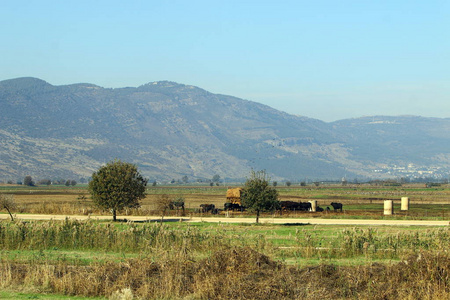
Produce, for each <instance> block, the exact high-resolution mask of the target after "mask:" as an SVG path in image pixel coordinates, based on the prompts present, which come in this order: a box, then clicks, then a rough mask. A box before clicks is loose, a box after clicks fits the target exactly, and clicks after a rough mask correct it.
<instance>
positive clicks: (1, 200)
mask: <svg viewBox="0 0 450 300" xmlns="http://www.w3.org/2000/svg"><path fill="white" fill-rule="evenodd" d="M0 206H1V207H3V208H5V209H6V210H7V211H8V213H9V216H10V217H11V221H14V217H13V215H12V213H11V211H12V210H14V209H16V208H17V205H16V202H15V201H14V195H10V194H0Z"/></svg>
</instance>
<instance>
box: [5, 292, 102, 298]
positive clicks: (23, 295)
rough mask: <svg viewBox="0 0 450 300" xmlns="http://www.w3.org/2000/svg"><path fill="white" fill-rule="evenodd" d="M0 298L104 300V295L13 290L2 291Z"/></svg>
mask: <svg viewBox="0 0 450 300" xmlns="http://www.w3.org/2000/svg"><path fill="white" fill-rule="evenodd" d="M0 299H28V300H29V299H36V300H60V299H61V300H65V299H67V300H104V299H108V298H104V297H81V296H67V295H59V294H45V293H36V292H29V293H28V292H15V291H12V290H8V291H5V290H3V291H0Z"/></svg>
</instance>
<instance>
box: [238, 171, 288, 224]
mask: <svg viewBox="0 0 450 300" xmlns="http://www.w3.org/2000/svg"><path fill="white" fill-rule="evenodd" d="M269 181H270V178H269V177H268V175H267V174H266V171H257V172H255V171H254V170H252V171H251V174H250V178H249V179H247V181H246V182H245V186H244V188H243V191H242V195H241V202H242V205H243V206H245V207H246V208H247V209H248V210H250V211H254V212H256V223H259V215H260V213H261V212H265V211H274V210H275V209H277V208H278V207H279V205H280V202H279V201H278V192H277V190H276V189H274V188H273V187H271V186H270V184H269Z"/></svg>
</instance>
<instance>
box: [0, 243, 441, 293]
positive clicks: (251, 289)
mask: <svg viewBox="0 0 450 300" xmlns="http://www.w3.org/2000/svg"><path fill="white" fill-rule="evenodd" d="M0 274H1V275H0V287H2V288H4V287H12V286H30V285H31V286H35V287H39V288H40V289H41V290H42V291H46V292H53V293H62V294H67V295H84V296H99V295H104V296H110V295H114V294H116V293H117V291H123V290H124V289H129V290H130V292H131V293H132V294H133V295H134V296H135V297H138V298H142V299H356V298H357V299H449V297H450V257H449V255H448V254H440V255H430V254H427V253H421V254H419V255H416V256H411V257H409V258H408V259H407V260H405V261H404V262H401V263H398V264H391V265H380V264H373V265H369V266H361V267H353V268H350V267H336V266H332V265H319V266H317V267H311V268H302V269H298V268H295V267H287V266H285V265H283V264H280V263H277V262H275V261H272V260H271V259H270V258H269V257H267V256H265V255H262V254H260V253H258V252H256V251H254V250H252V249H250V248H224V249H223V250H220V251H217V252H215V253H212V254H211V255H210V256H209V257H207V258H205V259H201V260H198V261H196V260H194V259H193V258H192V257H190V256H189V254H188V253H183V252H179V253H177V254H176V255H172V256H168V257H167V258H166V259H165V260H161V261H158V262H154V261H152V260H150V259H140V260H136V259H131V260H127V261H124V262H107V263H95V264H92V265H91V266H88V267H82V266H78V267H77V266H70V265H64V264H59V265H48V264H42V265H23V264H13V263H5V262H3V263H1V264H0Z"/></svg>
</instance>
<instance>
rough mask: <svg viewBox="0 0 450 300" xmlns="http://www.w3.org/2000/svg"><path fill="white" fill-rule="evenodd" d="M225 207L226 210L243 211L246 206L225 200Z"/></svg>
mask: <svg viewBox="0 0 450 300" xmlns="http://www.w3.org/2000/svg"><path fill="white" fill-rule="evenodd" d="M223 209H224V210H233V211H234V210H240V211H242V210H244V207H243V206H240V205H239V204H237V203H230V202H225V204H224V205H223Z"/></svg>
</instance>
